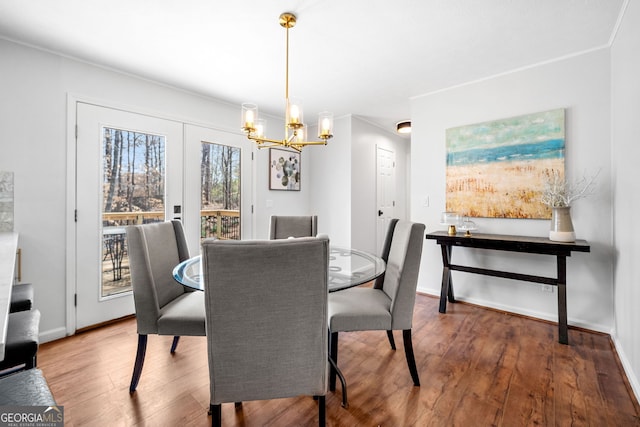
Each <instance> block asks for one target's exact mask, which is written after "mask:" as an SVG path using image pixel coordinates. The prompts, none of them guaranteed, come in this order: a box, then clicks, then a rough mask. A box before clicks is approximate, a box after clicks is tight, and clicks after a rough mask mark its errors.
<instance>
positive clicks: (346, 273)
mask: <svg viewBox="0 0 640 427" xmlns="http://www.w3.org/2000/svg"><path fill="white" fill-rule="evenodd" d="M385 268H386V265H385V262H384V260H383V259H382V258H380V257H378V256H376V255H373V254H370V253H368V252H364V251H359V250H357V249H350V248H342V247H335V246H332V247H330V248H329V284H328V286H329V292H335V291H339V290H342V289H347V288H350V287H353V286H358V285H361V284H363V283H367V282H370V281H371V280H374V279H375V278H377V277H378V276H380V275H382V273H384V270H385ZM173 278H174V279H175V280H176V281H178V282H179V283H181V284H183V285H185V286H188V287H190V288H193V289H197V290H203V284H202V280H201V278H202V264H201V262H200V256H196V257H193V258H189V259H188V260H186V261H183V262H181V263H180V264H178V265H177V266H176V267H175V268H174V269H173Z"/></svg>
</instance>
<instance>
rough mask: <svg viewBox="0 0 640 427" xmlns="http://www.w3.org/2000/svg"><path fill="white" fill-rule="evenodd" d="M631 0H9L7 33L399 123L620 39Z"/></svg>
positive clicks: (237, 90)
mask: <svg viewBox="0 0 640 427" xmlns="http://www.w3.org/2000/svg"><path fill="white" fill-rule="evenodd" d="M628 1H629V0H482V1H478V0H394V1H390V0H349V1H338V0H269V1H266V0H241V1H238V0H235V1H234V0H184V1H177V0H92V1H86V0H55V1H51V0H29V1H24V0H0V37H2V38H6V39H9V40H13V41H18V42H21V43H25V44H28V45H32V46H37V47H41V48H43V49H46V50H49V51H53V52H58V53H60V54H62V55H65V56H69V57H73V58H78V59H81V60H83V61H88V62H90V63H94V64H98V65H101V66H104V67H108V68H111V69H115V70H120V71H123V72H126V73H130V74H134V75H137V76H141V77H144V78H146V79H151V80H155V81H159V82H162V83H164V84H167V85H170V86H174V87H177V88H181V89H185V90H188V91H192V92H195V93H199V94H203V95H206V96H212V97H215V98H217V99H221V100H224V101H228V102H230V103H233V104H240V103H241V102H248V101H250V102H254V103H257V104H258V106H259V107H260V109H261V111H265V112H269V113H271V114H275V115H277V116H283V111H284V90H285V89H284V86H285V84H284V83H285V77H284V76H285V30H284V29H283V28H282V27H280V25H279V24H278V17H279V15H280V14H281V13H282V12H293V13H295V14H296V15H297V18H298V22H297V25H296V26H295V28H293V29H291V30H290V54H289V55H290V75H289V86H290V89H289V92H290V95H291V96H296V97H300V98H302V100H303V104H304V107H305V118H306V121H307V122H311V123H312V122H313V121H314V120H315V116H316V115H317V113H318V112H319V111H323V110H329V111H332V112H333V113H334V115H335V116H336V117H339V116H342V115H345V114H353V115H356V116H358V117H361V118H363V119H365V120H367V121H369V122H372V123H374V124H377V125H380V126H381V127H384V128H386V129H389V130H391V129H392V128H393V126H394V124H395V123H396V122H397V121H400V120H403V119H408V118H410V99H411V98H412V97H416V96H420V95H423V94H427V93H431V92H434V91H438V90H441V89H444V88H449V87H452V86H456V85H460V84H463V83H466V82H470V81H476V80H480V79H484V78H488V77H490V76H494V75H497V74H501V73H505V72H509V71H512V70H515V69H519V68H523V67H527V66H531V65H534V64H539V63H542V62H546V61H552V60H555V59H559V58H563V57H566V56H570V55H573V54H576V53H581V52H585V51H589V50H592V49H598V48H602V47H606V46H609V45H610V43H611V41H612V39H613V37H615V31H616V29H617V23H618V21H619V19H620V17H621V14H622V13H623V11H624V8H625V6H626V4H627V2H628Z"/></svg>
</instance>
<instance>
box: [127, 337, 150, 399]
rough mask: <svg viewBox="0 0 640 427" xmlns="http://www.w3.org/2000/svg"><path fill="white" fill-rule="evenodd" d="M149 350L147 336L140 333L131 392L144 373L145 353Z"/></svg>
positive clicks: (130, 387) (134, 389)
mask: <svg viewBox="0 0 640 427" xmlns="http://www.w3.org/2000/svg"><path fill="white" fill-rule="evenodd" d="M146 352H147V336H146V335H142V334H138V351H137V352H136V362H135V364H134V365H133V375H132V376H131V385H130V386H129V393H133V392H134V391H136V387H138V381H140V375H142V365H144V355H145V353H146Z"/></svg>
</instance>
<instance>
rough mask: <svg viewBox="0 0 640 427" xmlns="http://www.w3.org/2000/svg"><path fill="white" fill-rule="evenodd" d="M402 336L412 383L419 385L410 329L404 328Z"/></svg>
mask: <svg viewBox="0 0 640 427" xmlns="http://www.w3.org/2000/svg"><path fill="white" fill-rule="evenodd" d="M402 338H403V340H404V354H405V355H406V356H407V365H409V372H410V373H411V378H412V379H413V385H415V386H416V387H420V379H419V378H418V369H417V368H416V358H415V356H414V354H413V344H412V343H411V329H405V330H403V331H402Z"/></svg>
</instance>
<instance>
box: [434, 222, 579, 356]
mask: <svg viewBox="0 0 640 427" xmlns="http://www.w3.org/2000/svg"><path fill="white" fill-rule="evenodd" d="M426 238H427V239H431V240H435V241H436V243H437V244H438V245H440V249H441V250H442V265H443V268H442V287H441V289H440V309H439V311H440V313H446V312H447V298H448V299H449V302H451V303H453V302H455V297H454V295H453V283H452V281H451V271H464V272H466V273H476V274H484V275H486V276H495V277H503V278H506V279H515V280H524V281H527V282H535V283H543V284H547V285H553V286H556V287H557V288H558V333H559V341H560V343H562V344H568V343H569V333H568V330H567V257H568V256H571V252H573V251H577V252H589V251H590V250H591V248H590V246H589V244H588V243H587V242H586V241H584V240H576V241H575V242H571V243H562V242H553V241H551V240H549V239H547V238H545V237H529V236H505V235H498V234H473V235H465V234H455V235H450V234H448V232H446V231H435V232H432V233H428V234H427V235H426ZM454 246H459V247H464V248H476V249H491V250H497V251H509V252H524V253H530V254H542V255H555V256H556V259H557V272H558V274H557V277H555V278H553V277H543V276H534V275H529V274H520V273H512V272H507V271H498V270H489V269H485V268H477V267H468V266H462V265H456V264H452V263H451V252H452V249H453V247H454Z"/></svg>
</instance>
